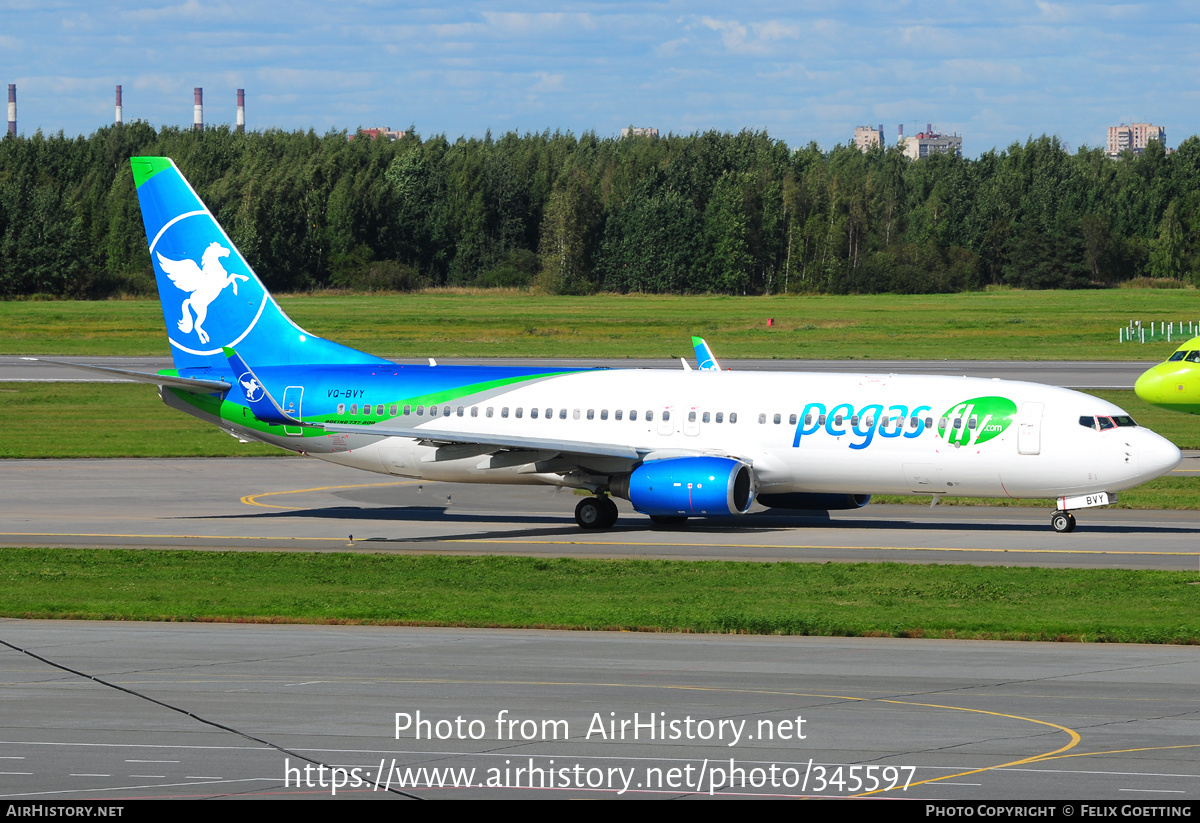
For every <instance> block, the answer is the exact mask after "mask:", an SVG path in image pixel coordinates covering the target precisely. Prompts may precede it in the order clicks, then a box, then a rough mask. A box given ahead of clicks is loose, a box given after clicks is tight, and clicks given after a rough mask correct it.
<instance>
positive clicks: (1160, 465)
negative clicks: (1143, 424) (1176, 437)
mask: <svg viewBox="0 0 1200 823" xmlns="http://www.w3.org/2000/svg"><path fill="white" fill-rule="evenodd" d="M1144 434H1145V435H1147V436H1146V437H1143V438H1141V440H1142V442H1141V443H1140V444H1139V448H1138V452H1139V454H1138V463H1139V468H1140V469H1141V473H1142V475H1143V476H1145V477H1146V479H1147V480H1149V479H1151V478H1154V477H1158V476H1160V475H1164V474H1166V473H1167V472H1169V471H1171V469H1173V468H1175V467H1176V466H1178V465H1179V464H1180V463H1181V462H1182V461H1183V452H1181V451H1180V450H1179V449H1178V447H1176V445H1175V444H1174V443H1172V442H1171V441H1170V440H1167V439H1166V438H1165V437H1160V436H1159V435H1157V434H1155V433H1154V432H1151V431H1147V432H1144Z"/></svg>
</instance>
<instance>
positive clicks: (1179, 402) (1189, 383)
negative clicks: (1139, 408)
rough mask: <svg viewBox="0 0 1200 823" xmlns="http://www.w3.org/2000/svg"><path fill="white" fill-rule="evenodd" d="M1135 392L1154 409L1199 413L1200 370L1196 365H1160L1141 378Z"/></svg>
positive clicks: (1134, 387) (1179, 363) (1169, 363)
mask: <svg viewBox="0 0 1200 823" xmlns="http://www.w3.org/2000/svg"><path fill="white" fill-rule="evenodd" d="M1133 390H1134V392H1135V393H1136V394H1137V396H1138V397H1140V398H1142V399H1143V400H1145V401H1146V402H1147V403H1151V404H1153V405H1155V406H1162V407H1163V408H1166V409H1171V410H1173V411H1180V412H1187V413H1189V414H1200V369H1198V368H1197V366H1196V364H1192V363H1182V362H1176V363H1171V362H1167V363H1160V364H1159V365H1157V366H1155V367H1154V368H1152V369H1148V370H1147V371H1146V372H1145V373H1144V374H1143V375H1142V376H1141V377H1139V378H1138V379H1137V382H1136V383H1134V384H1133Z"/></svg>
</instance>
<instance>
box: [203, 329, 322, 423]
mask: <svg viewBox="0 0 1200 823" xmlns="http://www.w3.org/2000/svg"><path fill="white" fill-rule="evenodd" d="M221 351H223V352H224V353H225V356H226V357H227V358H229V367H230V368H231V369H233V373H234V375H236V377H235V378H234V381H233V382H234V385H236V386H237V387H238V390H239V391H241V393H242V396H243V397H245V398H246V403H247V405H249V406H250V411H251V413H252V414H253V415H254V416H255V417H256V418H257V419H258V420H261V421H262V422H263V423H275V424H278V425H287V426H308V427H315V428H322V427H321V426H318V425H316V424H315V423H305V422H304V421H302V420H297V419H296V418H295V417H292V416H291V415H290V414H288V413H287V412H285V411H284V410H283V409H282V408H281V407H280V405H279V404H278V403H276V402H275V398H274V397H272V396H271V393H270V392H269V391H267V387H266V386H264V385H263V382H262V381H261V380H259V379H258V376H257V375H256V374H255V373H254V370H253V369H251V368H250V366H249V365H247V363H246V361H245V360H243V359H242V356H241V355H240V354H238V353H237V352H236V351H234V350H233V349H231V348H229V347H228V346H222V347H221Z"/></svg>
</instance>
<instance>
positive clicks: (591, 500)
mask: <svg viewBox="0 0 1200 823" xmlns="http://www.w3.org/2000/svg"><path fill="white" fill-rule="evenodd" d="M575 522H576V523H578V524H579V527H580V528H582V529H611V528H612V527H613V525H614V524H616V522H617V504H616V503H614V502H612V500H610V499H609V498H608V497H606V496H604V495H599V496H597V497H585V498H584V499H583V500H580V501H579V505H578V506H576V507H575Z"/></svg>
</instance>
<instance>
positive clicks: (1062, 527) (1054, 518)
mask: <svg viewBox="0 0 1200 823" xmlns="http://www.w3.org/2000/svg"><path fill="white" fill-rule="evenodd" d="M1050 528H1052V529H1054V530H1055V531H1056V532H1058V533H1059V534H1067V533H1069V532H1073V531H1075V515H1073V514H1071V513H1070V512H1064V511H1056V512H1055V513H1054V514H1052V515H1051V516H1050Z"/></svg>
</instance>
